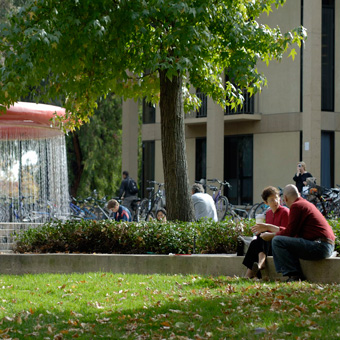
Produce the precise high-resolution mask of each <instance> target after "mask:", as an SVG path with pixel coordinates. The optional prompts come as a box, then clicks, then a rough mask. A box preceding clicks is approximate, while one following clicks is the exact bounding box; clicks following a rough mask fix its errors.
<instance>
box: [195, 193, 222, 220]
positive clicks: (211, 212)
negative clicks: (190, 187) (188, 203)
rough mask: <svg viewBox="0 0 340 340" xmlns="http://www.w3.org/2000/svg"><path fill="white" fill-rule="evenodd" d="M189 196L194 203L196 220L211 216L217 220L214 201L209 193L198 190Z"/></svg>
mask: <svg viewBox="0 0 340 340" xmlns="http://www.w3.org/2000/svg"><path fill="white" fill-rule="evenodd" d="M191 197H192V202H193V203H194V209H195V216H196V220H199V219H200V218H204V219H209V218H212V219H213V220H214V221H215V222H217V221H218V218H217V211H216V206H215V202H214V200H213V198H212V197H211V196H210V195H209V194H204V193H199V192H198V193H196V194H193V195H192V196H191Z"/></svg>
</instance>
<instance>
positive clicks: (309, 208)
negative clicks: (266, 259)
mask: <svg viewBox="0 0 340 340" xmlns="http://www.w3.org/2000/svg"><path fill="white" fill-rule="evenodd" d="M283 197H284V200H285V202H286V204H287V206H288V207H289V208H290V214H289V219H288V224H287V228H285V229H284V230H280V231H279V232H277V234H276V235H275V237H274V238H273V241H272V246H273V257H274V264H275V269H276V271H277V272H278V273H282V275H283V276H288V280H287V281H288V282H292V281H299V280H304V279H305V277H304V275H303V273H302V269H301V265H300V260H299V259H303V260H310V261H317V260H322V259H325V258H327V257H330V256H331V255H332V253H333V251H334V243H335V235H334V233H333V230H332V228H331V226H330V225H329V224H328V222H327V220H326V219H325V217H324V216H323V215H322V214H321V212H320V211H319V210H318V209H317V207H316V206H315V205H314V204H312V203H310V202H308V201H307V200H305V199H304V198H302V197H300V194H299V191H298V188H297V187H296V186H295V185H293V184H288V185H287V186H286V187H285V188H284V190H283Z"/></svg>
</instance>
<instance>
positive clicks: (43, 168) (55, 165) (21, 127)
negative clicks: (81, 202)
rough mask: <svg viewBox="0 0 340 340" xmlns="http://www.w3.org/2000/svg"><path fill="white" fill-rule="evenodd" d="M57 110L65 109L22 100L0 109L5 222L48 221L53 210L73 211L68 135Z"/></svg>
mask: <svg viewBox="0 0 340 340" xmlns="http://www.w3.org/2000/svg"><path fill="white" fill-rule="evenodd" d="M55 113H57V114H58V115H59V116H63V115H65V109H63V108H61V107H58V106H52V105H45V104H35V103H24V102H18V103H15V104H14V105H12V106H10V107H9V108H8V109H7V111H6V112H1V111H0V222H22V221H24V222H29V221H34V222H45V221H47V220H49V219H50V213H52V212H53V214H55V215H57V216H58V215H60V216H62V215H65V214H67V213H68V205H69V193H68V178H67V158H66V148H65V135H64V133H63V131H62V130H61V129H60V128H59V127H58V126H56V125H55V124H54V123H53V117H54V115H55ZM39 211H40V214H37V212H39ZM32 212H34V213H32ZM33 216H34V217H33ZM33 218H34V219H33Z"/></svg>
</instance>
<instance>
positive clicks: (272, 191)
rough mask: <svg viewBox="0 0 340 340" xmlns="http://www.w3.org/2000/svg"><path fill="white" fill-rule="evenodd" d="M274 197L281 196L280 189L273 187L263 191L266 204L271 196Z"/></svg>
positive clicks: (262, 195)
mask: <svg viewBox="0 0 340 340" xmlns="http://www.w3.org/2000/svg"><path fill="white" fill-rule="evenodd" d="M272 195H275V196H279V195H280V191H279V189H277V188H275V187H272V186H270V187H267V188H264V189H263V191H262V194H261V197H262V199H263V200H264V201H265V202H267V201H268V198H269V196H272Z"/></svg>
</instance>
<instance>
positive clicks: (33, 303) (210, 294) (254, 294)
mask: <svg viewBox="0 0 340 340" xmlns="http://www.w3.org/2000/svg"><path fill="white" fill-rule="evenodd" d="M74 338H80V339H95V338H102V339H180V340H185V339H194V340H200V339H336V338H340V293H339V285H320V284H309V283H305V282H303V283H278V282H258V281H248V280H244V279H237V278H229V277H218V278H213V277H199V276H179V275H178V276H166V275H148V276H146V275H124V274H120V275H117V274H111V273H88V274H72V275H56V274H44V275H24V276H7V275H6V276H5V275H2V276H0V339H74Z"/></svg>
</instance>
